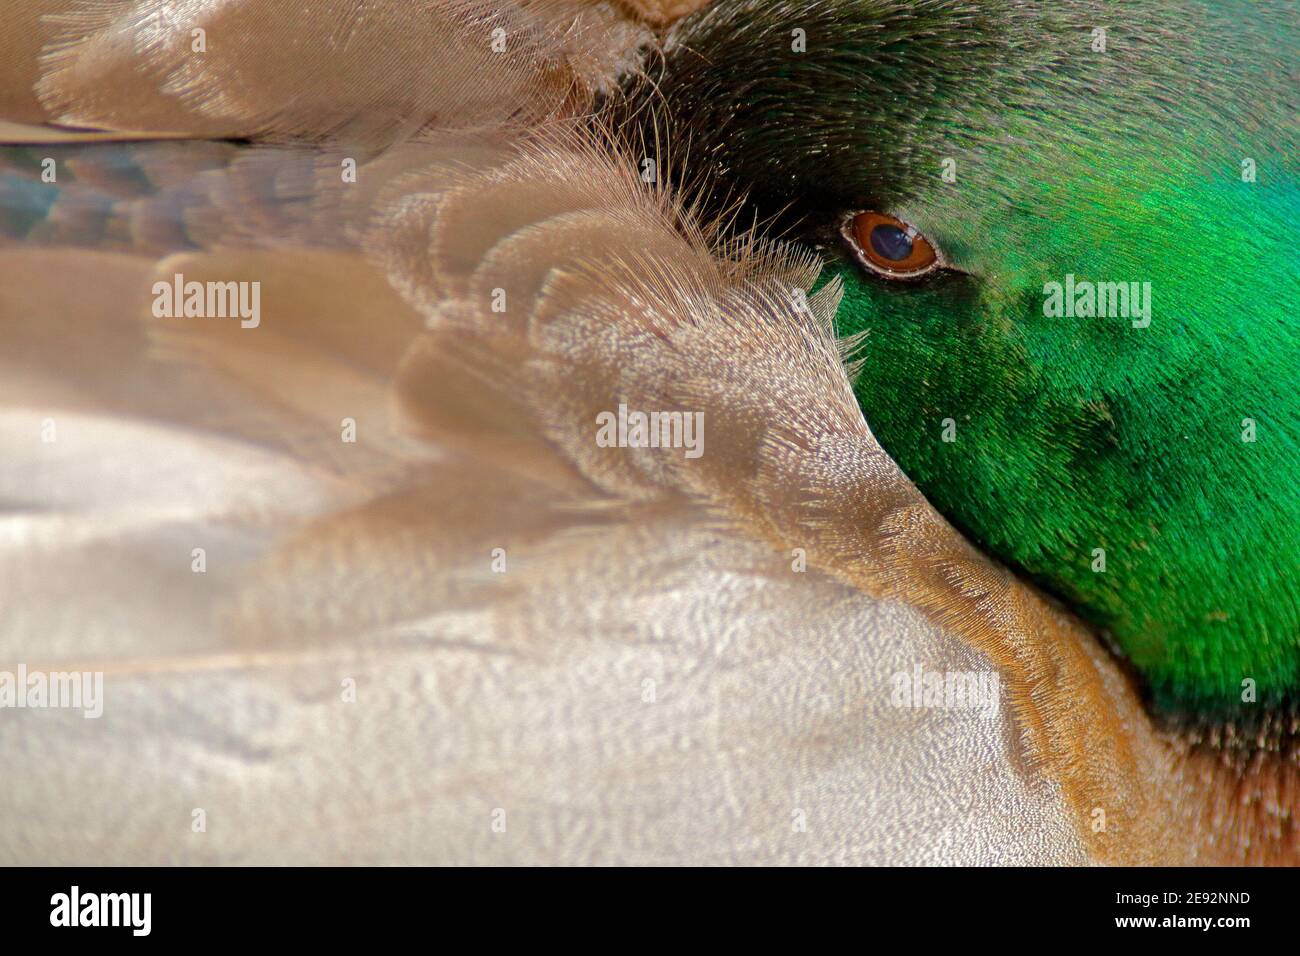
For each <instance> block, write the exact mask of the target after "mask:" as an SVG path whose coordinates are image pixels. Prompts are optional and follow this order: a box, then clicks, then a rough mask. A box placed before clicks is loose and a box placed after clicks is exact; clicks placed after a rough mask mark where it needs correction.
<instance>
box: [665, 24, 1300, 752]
mask: <svg viewBox="0 0 1300 956" xmlns="http://www.w3.org/2000/svg"><path fill="white" fill-rule="evenodd" d="M1098 28H1101V29H1103V30H1104V31H1105V38H1104V43H1103V44H1102V48H1100V49H1098V48H1096V47H1097V36H1096V34H1095V31H1096V30H1097V29H1098ZM796 31H802V33H803V34H804V35H805V38H806V40H805V43H806V49H797V48H796V43H795V42H794V39H795V38H796ZM1297 51H1300V24H1298V23H1297V20H1296V18H1295V16H1294V11H1293V10H1290V9H1288V8H1287V7H1286V6H1277V7H1270V6H1259V5H1253V4H1252V5H1244V4H1201V3H1197V2H1187V3H1182V2H1167V0H1153V2H1144V3H1134V4H1126V5H1123V6H1115V5H1111V4H1100V3H1094V2H1089V0H1077V2H1068V3H1054V4H1038V3H1021V2H1016V0H992V2H980V3H972V2H966V0H951V2H949V0H944V2H922V3H913V2H895V0H831V2H822V3H782V4H777V5H773V4H770V3H757V2H735V0H723V2H720V3H717V4H714V5H712V6H711V7H710V8H708V9H707V10H706V11H704V12H702V13H699V14H697V15H695V16H694V17H691V18H688V19H687V20H685V21H683V22H682V23H681V24H679V25H678V26H677V27H676V28H675V29H674V31H673V33H672V35H671V36H670V38H669V40H668V43H667V45H666V52H665V55H664V61H663V65H662V69H661V71H660V72H659V73H657V74H656V75H655V82H654V85H653V88H652V89H651V90H650V95H649V100H650V103H651V104H653V105H654V107H655V108H654V109H652V110H646V111H645V114H646V115H654V116H656V117H663V116H665V115H666V116H667V122H668V123H669V125H670V128H671V130H672V133H673V135H674V136H676V137H679V138H682V139H689V141H690V143H691V150H692V158H693V160H694V162H695V163H696V164H697V168H699V169H707V170H709V172H711V174H712V175H714V176H715V177H716V178H717V180H718V181H720V182H725V183H726V184H727V185H728V186H730V187H732V188H733V189H735V190H741V191H745V192H746V193H747V194H748V195H749V198H750V201H751V205H752V207H753V208H754V209H755V210H756V211H757V212H758V214H760V215H763V216H774V217H776V218H777V221H778V223H779V224H782V225H784V226H785V227H786V228H787V229H789V230H791V232H793V233H794V234H799V235H805V236H808V237H809V238H811V239H812V240H813V241H817V242H821V243H822V244H823V245H824V247H825V248H826V249H827V252H828V254H829V255H831V256H833V257H835V258H837V259H839V261H840V263H841V264H840V265H839V266H838V267H837V268H836V270H835V271H836V273H837V274H838V275H839V276H840V277H841V279H842V280H843V282H844V283H845V298H844V302H843V305H842V306H841V309H840V312H839V316H838V326H839V329H840V330H841V332H842V333H843V334H859V335H861V334H864V333H865V334H866V335H867V338H866V340H865V345H864V347H863V350H862V352H861V372H860V374H859V376H858V378H857V380H856V382H855V388H856V391H857V394H858V397H859V400H860V402H861V404H862V407H863V410H864V412H865V413H866V416H867V420H868V421H869V422H870V423H871V425H872V428H873V430H874V432H875V434H876V435H877V436H878V437H879V438H880V440H881V441H882V443H883V444H884V446H885V447H886V449H887V450H888V451H889V452H890V453H891V455H893V457H894V458H895V459H896V460H897V461H898V462H899V464H900V465H901V466H902V467H903V469H904V471H906V472H907V474H908V475H909V477H911V478H912V479H913V480H914V481H916V482H917V483H918V485H919V486H920V488H921V489H922V490H923V491H924V492H925V494H926V495H927V497H928V498H929V499H930V500H931V501H932V502H934V503H935V505H936V506H937V507H939V508H940V510H942V511H943V512H944V513H945V514H947V515H948V516H949V517H951V518H952V519H953V520H954V521H955V522H956V523H957V524H958V525H959V526H960V527H962V529H963V530H965V531H966V532H967V533H969V534H970V535H971V536H972V537H973V538H974V540H976V541H977V542H978V543H980V544H981V545H983V546H984V547H986V548H987V549H989V550H990V551H992V552H993V553H995V554H997V555H998V556H999V557H1001V558H1002V559H1003V560H1005V561H1007V562H1008V563H1010V564H1011V565H1012V566H1013V567H1016V568H1018V569H1020V570H1022V571H1024V572H1026V573H1027V574H1029V575H1030V576H1031V577H1033V578H1034V579H1035V580H1037V581H1039V582H1041V583H1042V584H1044V585H1045V586H1046V587H1048V588H1049V589H1050V590H1052V591H1054V592H1055V593H1056V594H1058V595H1060V596H1061V597H1063V598H1065V599H1067V600H1068V601H1069V602H1070V604H1071V605H1072V606H1073V607H1076V608H1077V609H1079V610H1080V611H1081V612H1082V613H1083V614H1084V615H1085V616H1086V617H1088V618H1089V619H1090V620H1091V621H1092V622H1093V623H1094V624H1096V625H1097V626H1098V627H1099V628H1100V629H1101V630H1102V631H1103V633H1104V634H1106V635H1107V636H1108V637H1109V638H1110V639H1111V640H1113V642H1114V644H1115V646H1117V647H1118V648H1119V649H1120V650H1121V652H1122V653H1123V654H1124V655H1125V656H1126V657H1127V658H1128V659H1129V660H1131V661H1132V662H1133V663H1134V664H1135V666H1136V667H1137V669H1138V670H1139V672H1140V673H1141V674H1142V675H1143V676H1144V678H1145V680H1146V681H1147V682H1148V683H1149V687H1150V689H1151V692H1152V693H1153V695H1154V700H1155V703H1156V705H1157V707H1158V708H1159V709H1161V710H1162V711H1164V712H1166V713H1169V712H1177V713H1180V714H1182V715H1183V716H1184V717H1191V718H1193V719H1199V718H1202V717H1204V716H1207V715H1213V716H1215V717H1216V718H1219V719H1227V720H1231V721H1234V722H1236V723H1244V724H1246V725H1248V726H1253V727H1254V728H1256V730H1257V731H1258V732H1260V733H1265V734H1266V735H1267V736H1269V737H1270V738H1272V739H1274V742H1275V743H1276V738H1275V736H1274V735H1276V734H1277V733H1278V732H1279V731H1281V732H1282V734H1283V736H1284V737H1285V736H1288V735H1290V734H1292V733H1293V732H1294V727H1292V726H1291V725H1292V724H1293V722H1294V721H1293V716H1292V711H1293V707H1294V702H1295V701H1296V699H1297V694H1298V693H1300V578H1298V577H1297V575H1300V494H1297V493H1296V489H1295V477H1294V476H1295V470H1296V467H1297V464H1300V404H1297V402H1296V399H1295V395H1294V387H1295V381H1296V377H1297V375H1300V316H1298V315H1297V312H1296V303H1297V301H1300V274H1298V272H1297V268H1296V259H1295V255H1294V253H1293V249H1294V247H1295V245H1296V243H1297V241H1300V232H1298V231H1297V224H1300V182H1298V180H1297V167H1296V156H1297V152H1298V151H1300V127H1298V124H1297V120H1296V102H1295V95H1296V83H1295V77H1294V73H1293V70H1294V62H1295V57H1296V54H1297ZM659 121H660V122H663V121H664V120H662V119H660V120H659ZM1246 163H1249V164H1250V167H1249V168H1250V172H1251V174H1252V175H1251V176H1249V177H1248V176H1243V164H1246ZM945 174H947V175H945ZM862 209H878V210H885V211H887V212H889V213H892V214H893V215H895V216H897V217H899V218H900V219H902V220H904V221H906V222H908V223H910V224H911V225H912V226H914V227H916V228H918V229H919V230H920V231H921V232H922V233H923V234H924V235H925V236H927V237H928V238H929V239H930V240H931V241H932V242H934V243H936V244H937V245H938V246H939V247H940V249H941V250H942V252H943V254H944V256H945V258H946V259H947V261H948V263H949V264H950V265H951V266H952V269H951V270H949V271H944V272H941V273H939V274H937V275H934V276H932V277H929V278H926V279H922V280H919V281H916V282H911V283H891V282H890V281H888V280H881V279H879V278H876V277H874V276H871V275H869V274H867V273H866V272H865V271H864V270H863V269H862V268H860V267H859V266H858V265H857V264H856V263H855V262H854V261H852V258H851V257H849V256H848V254H847V252H846V251H844V249H843V242H842V241H841V240H840V238H839V236H838V235H837V234H836V233H837V231H838V227H839V221H840V219H841V217H843V216H844V215H845V214H846V213H848V212H852V211H856V210H862ZM1067 276H1074V277H1076V278H1077V280H1078V281H1080V282H1082V281H1085V280H1089V281H1093V282H1099V281H1112V282H1114V281H1118V282H1125V283H1128V282H1138V283H1149V286H1150V290H1151V302H1152V307H1151V316H1150V323H1149V325H1143V322H1144V320H1143V319H1142V318H1141V317H1137V316H1136V313H1135V316H1134V318H1135V321H1130V316H1129V315H1127V314H1125V315H1115V316H1112V317H1091V316H1083V315H1081V316H1079V317H1077V318H1076V317H1074V316H1073V315H1070V316H1069V317H1063V316H1061V315H1060V314H1059V313H1057V314H1054V315H1047V314H1045V300H1046V298H1047V296H1046V295H1045V293H1046V292H1047V291H1048V286H1047V284H1048V283H1052V282H1056V283H1059V284H1061V285H1064V284H1065V283H1066V282H1067ZM1103 559H1104V564H1103V563H1102V561H1103ZM1103 568H1104V570H1103ZM1247 681H1249V682H1251V683H1250V685H1249V686H1251V687H1252V688H1253V691H1254V696H1252V697H1251V698H1250V700H1249V701H1248V702H1246V703H1244V704H1243V688H1244V687H1247V686H1248V685H1247V683H1246V682H1247ZM1254 732H1255V731H1251V732H1249V733H1250V734H1251V735H1253V734H1254Z"/></svg>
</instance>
